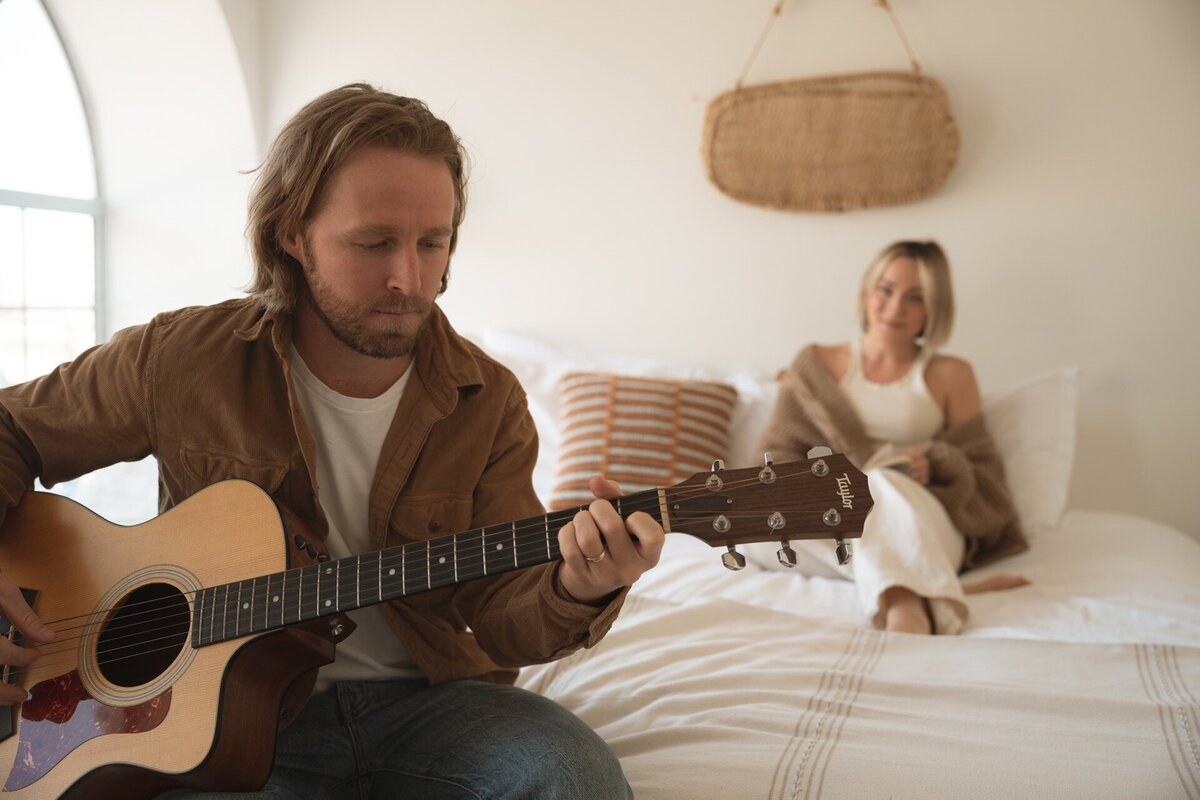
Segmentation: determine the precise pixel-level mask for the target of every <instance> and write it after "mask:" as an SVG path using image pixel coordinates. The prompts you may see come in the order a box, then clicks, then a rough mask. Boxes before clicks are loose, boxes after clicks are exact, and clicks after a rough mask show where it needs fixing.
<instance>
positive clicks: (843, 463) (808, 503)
mask: <svg viewBox="0 0 1200 800" xmlns="http://www.w3.org/2000/svg"><path fill="white" fill-rule="evenodd" d="M764 462H765V463H764V465H763V466H762V467H748V468H745V469H730V470H727V469H723V465H722V464H721V462H719V461H718V462H716V463H715V464H714V465H713V471H712V472H698V473H696V474H695V475H693V476H692V477H690V478H688V479H687V480H685V481H682V482H680V483H677V484H675V485H674V486H672V487H670V488H669V489H666V490H664V499H665V504H666V514H667V516H666V520H667V522H668V529H669V530H671V531H675V532H679V533H686V534H688V535H690V536H695V537H696V538H697V539H702V540H704V541H705V542H707V543H708V544H709V545H711V546H712V547H725V548H728V550H729V553H727V554H726V556H725V557H724V560H725V565H726V566H728V567H730V568H732V569H740V568H741V566H743V565H744V564H745V558H744V557H743V556H742V555H741V554H739V553H737V552H736V551H735V550H734V549H733V547H734V545H738V544H746V543H749V542H780V543H782V544H783V549H781V550H780V554H779V558H780V561H781V562H782V563H784V564H785V565H787V566H793V565H794V564H795V563H796V561H795V553H794V551H791V548H790V547H788V546H787V542H788V541H790V540H797V539H837V540H839V547H838V557H839V559H840V560H843V561H844V550H845V548H844V545H842V543H841V542H840V540H842V539H850V538H856V537H859V536H862V530H863V523H864V522H865V521H866V518H867V512H869V511H870V510H871V506H872V505H873V504H874V501H873V500H872V499H871V491H870V489H869V488H868V486H867V477H866V476H865V475H864V474H863V473H862V472H860V471H859V470H858V469H857V468H856V467H855V466H854V465H853V464H851V463H850V460H849V459H847V458H846V457H845V456H844V455H842V454H840V453H835V454H832V455H824V456H820V457H816V458H808V459H805V460H803V461H789V462H783V463H779V464H775V463H772V462H771V460H770V457H769V456H767V457H764ZM788 553H790V556H789V555H788ZM847 557H848V556H847ZM789 558H790V563H789V562H788V559H789Z"/></svg>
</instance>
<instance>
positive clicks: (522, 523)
mask: <svg viewBox="0 0 1200 800" xmlns="http://www.w3.org/2000/svg"><path fill="white" fill-rule="evenodd" d="M754 482H757V478H753V479H751V478H748V479H745V480H742V481H734V482H727V483H726V484H725V487H723V489H722V491H723V490H724V489H725V488H738V487H740V486H744V485H746V484H750V483H754ZM677 489H679V486H678V485H677V486H674V487H671V488H670V489H665V490H663V491H664V492H671V491H673V490H677ZM688 489H690V490H691V492H690V496H696V495H702V494H704V493H705V492H710V491H711V490H708V489H707V488H705V487H704V486H698V487H694V488H693V487H684V489H682V490H679V491H678V495H679V496H672V497H671V498H670V499H671V500H686V499H689V496H687V490H688ZM657 491H658V490H654V489H652V490H648V491H647V492H646V493H645V494H644V495H641V496H640V497H639V495H640V494H641V493H636V494H634V495H628V496H627V497H629V498H631V499H636V501H637V502H640V503H645V505H644V506H642V507H637V508H633V509H632V510H630V511H629V513H630V514H632V513H636V512H637V511H648V510H654V509H655V508H658V506H659V501H658V497H657ZM621 507H622V509H623V510H629V509H630V508H631V504H630V503H627V502H623V503H622V504H621ZM586 508H587V506H585V505H584V506H576V507H574V508H568V509H559V510H557V511H551V512H549V513H547V514H543V515H541V516H540V517H530V518H528V519H525V520H518V521H517V522H516V523H497V524H495V525H487V526H484V527H483V528H477V529H474V530H470V531H463V532H460V533H457V534H453V535H450V536H442V537H438V538H437V539H429V540H424V541H414V542H406V543H405V544H402V545H394V546H392V547H389V548H384V551H388V550H395V551H399V550H401V549H403V548H405V547H412V548H414V550H419V549H426V544H427V543H428V545H429V547H431V548H441V547H450V548H451V549H453V546H454V543H453V541H452V540H454V539H456V538H457V537H460V536H472V537H473V536H479V535H482V536H488V535H496V536H501V535H508V534H509V533H510V532H512V533H516V534H517V536H518V537H520V536H523V535H525V534H529V533H532V534H533V536H534V538H533V539H526V540H525V541H524V542H523V543H528V542H529V541H537V540H538V539H537V537H539V536H543V535H544V533H545V529H546V527H547V526H548V524H549V522H550V520H551V519H552V518H555V517H561V520H555V522H561V524H562V525H566V524H567V523H568V522H570V521H571V519H570V518H571V517H573V516H574V515H575V514H576V513H578V512H579V511H583V510H584V509H586ZM560 527H561V526H560ZM372 552H383V551H372ZM364 555H365V554H364ZM416 555H418V556H419V555H422V554H416ZM439 555H440V552H439ZM350 558H354V556H350ZM320 563H329V562H320ZM313 566H314V565H313V564H306V565H304V566H301V567H292V568H290V569H288V570H281V571H280V573H276V574H281V573H283V572H287V573H292V572H298V571H300V570H302V569H310V568H312V567H313ZM259 577H263V576H259ZM239 582H241V581H230V582H229V583H230V584H235V583H239ZM220 585H225V584H220ZM205 588H215V587H203V588H202V589H200V590H197V591H203V590H204V589H205ZM195 593H196V592H184V593H182V594H195ZM144 602H146V603H155V602H156V601H153V600H150V601H144ZM136 605H138V603H135V604H132V605H130V606H129V607H133V606H136ZM113 610H115V608H108V609H100V610H97V611H92V612H88V613H86V614H78V615H75V616H71V617H62V618H59V619H57V620H51V621H49V622H46V623H44V624H46V625H52V624H56V623H59V622H67V621H70V620H73V619H88V618H89V617H95V616H100V615H104V614H108V613H109V612H111V611H113Z"/></svg>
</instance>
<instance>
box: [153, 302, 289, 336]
mask: <svg viewBox="0 0 1200 800" xmlns="http://www.w3.org/2000/svg"><path fill="white" fill-rule="evenodd" d="M265 313H266V312H265V311H264V309H263V307H262V306H261V305H260V304H259V303H258V302H257V301H255V300H253V299H251V298H249V297H234V298H230V299H229V300H223V301H221V302H219V303H212V304H210V305H203V306H185V307H183V308H176V309H172V310H170V311H162V312H160V313H158V314H156V315H155V316H154V319H153V320H152V321H151V324H152V325H156V326H158V327H162V328H187V327H190V326H198V327H212V326H223V327H229V328H232V329H234V330H236V329H238V328H240V327H241V326H242V324H249V325H253V324H254V323H255V322H257V321H258V320H260V319H262V317H263V316H264V315H265Z"/></svg>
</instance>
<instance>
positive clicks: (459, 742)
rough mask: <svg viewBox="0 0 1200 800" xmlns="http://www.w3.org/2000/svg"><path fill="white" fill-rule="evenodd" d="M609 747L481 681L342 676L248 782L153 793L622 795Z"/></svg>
mask: <svg viewBox="0 0 1200 800" xmlns="http://www.w3.org/2000/svg"><path fill="white" fill-rule="evenodd" d="M632 797H633V792H632V791H631V790H630V788H629V784H628V783H626V781H625V776H624V775H623V774H622V772H621V765H620V763H619V762H618V761H617V758H616V756H615V755H614V754H613V752H612V750H610V749H609V747H608V745H607V744H605V743H604V741H603V740H602V739H601V738H600V737H599V736H597V735H596V733H595V732H594V731H592V730H591V729H590V728H588V727H587V726H586V725H584V724H583V722H582V721H580V719H579V718H578V717H576V716H575V715H574V714H572V713H571V712H569V711H567V710H566V709H565V708H563V707H562V706H560V705H558V704H557V703H555V702H553V701H552V700H548V699H546V698H545V697H542V696H540V695H537V694H534V693H532V692H528V691H525V690H524V689H518V688H516V687H513V686H503V685H496V684H491V683H483V682H480V681H452V682H450V683H444V684H441V685H439V686H434V687H432V688H430V687H429V686H428V684H427V683H426V682H425V681H424V680H421V679H418V680H389V681H346V682H342V683H338V684H335V685H334V687H333V688H331V689H329V690H327V691H325V692H322V693H320V694H317V695H315V696H313V698H312V699H311V700H309V702H308V705H307V706H306V707H305V709H304V711H302V712H301V714H300V716H299V717H298V718H297V719H296V721H295V722H293V723H292V724H291V725H290V726H289V727H288V728H287V729H286V730H284V731H283V733H281V734H280V735H279V739H278V740H277V741H276V744H275V765H274V768H273V769H272V771H271V777H270V779H269V780H268V781H267V785H266V786H265V787H263V789H262V790H260V791H258V792H249V793H203V792H200V793H197V792H193V791H190V790H174V791H171V792H168V793H166V794H164V795H162V796H161V800H168V798H169V800H281V799H282V798H287V800H351V798H352V799H353V800H368V798H372V799H378V800H383V799H384V798H387V799H388V800H392V798H412V800H451V799H453V800H461V799H462V798H473V799H478V800H500V799H501V798H505V799H507V798H511V799H512V800H517V798H522V799H523V800H524V799H527V798H538V800H542V799H543V798H544V799H545V800H550V799H551V798H555V799H561V800H580V799H581V798H587V800H607V798H632Z"/></svg>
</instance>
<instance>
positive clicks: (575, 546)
mask: <svg viewBox="0 0 1200 800" xmlns="http://www.w3.org/2000/svg"><path fill="white" fill-rule="evenodd" d="M588 488H590V489H591V490H592V494H594V495H595V496H596V498H597V499H596V500H594V501H592V504H591V505H589V506H588V507H587V509H585V510H583V511H580V512H579V513H578V514H576V515H575V518H574V519H573V520H571V521H570V522H568V523H567V524H566V525H564V526H563V527H562V528H561V529H560V530H559V532H558V548H559V550H560V551H561V552H562V557H563V567H562V569H561V570H559V573H558V575H559V580H560V582H561V584H562V588H563V590H564V591H566V593H567V594H569V595H570V596H571V597H573V598H575V599H576V600H578V601H579V602H581V603H597V602H599V601H600V600H602V599H604V598H605V597H608V596H609V595H611V594H612V593H613V592H615V591H617V590H618V589H621V588H623V587H625V586H630V585H632V584H633V582H634V581H636V580H637V579H638V578H640V577H641V576H642V573H643V572H645V571H646V570H648V569H650V568H651V567H653V566H654V565H655V564H657V563H658V557H659V554H660V553H662V546H663V536H664V534H663V529H662V526H661V525H659V524H658V523H657V522H655V521H654V518H653V517H651V516H650V515H649V514H647V513H645V512H644V511H637V512H634V513H633V514H631V515H630V516H629V519H627V520H622V519H621V515H620V514H618V513H617V510H616V509H615V508H613V507H612V504H611V503H609V502H608V501H609V500H610V499H612V498H615V497H620V496H621V488H620V487H619V486H617V484H615V483H613V482H612V481H610V480H605V479H604V478H602V477H601V476H599V475H594V476H592V478H591V480H590V481H589V484H588Z"/></svg>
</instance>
